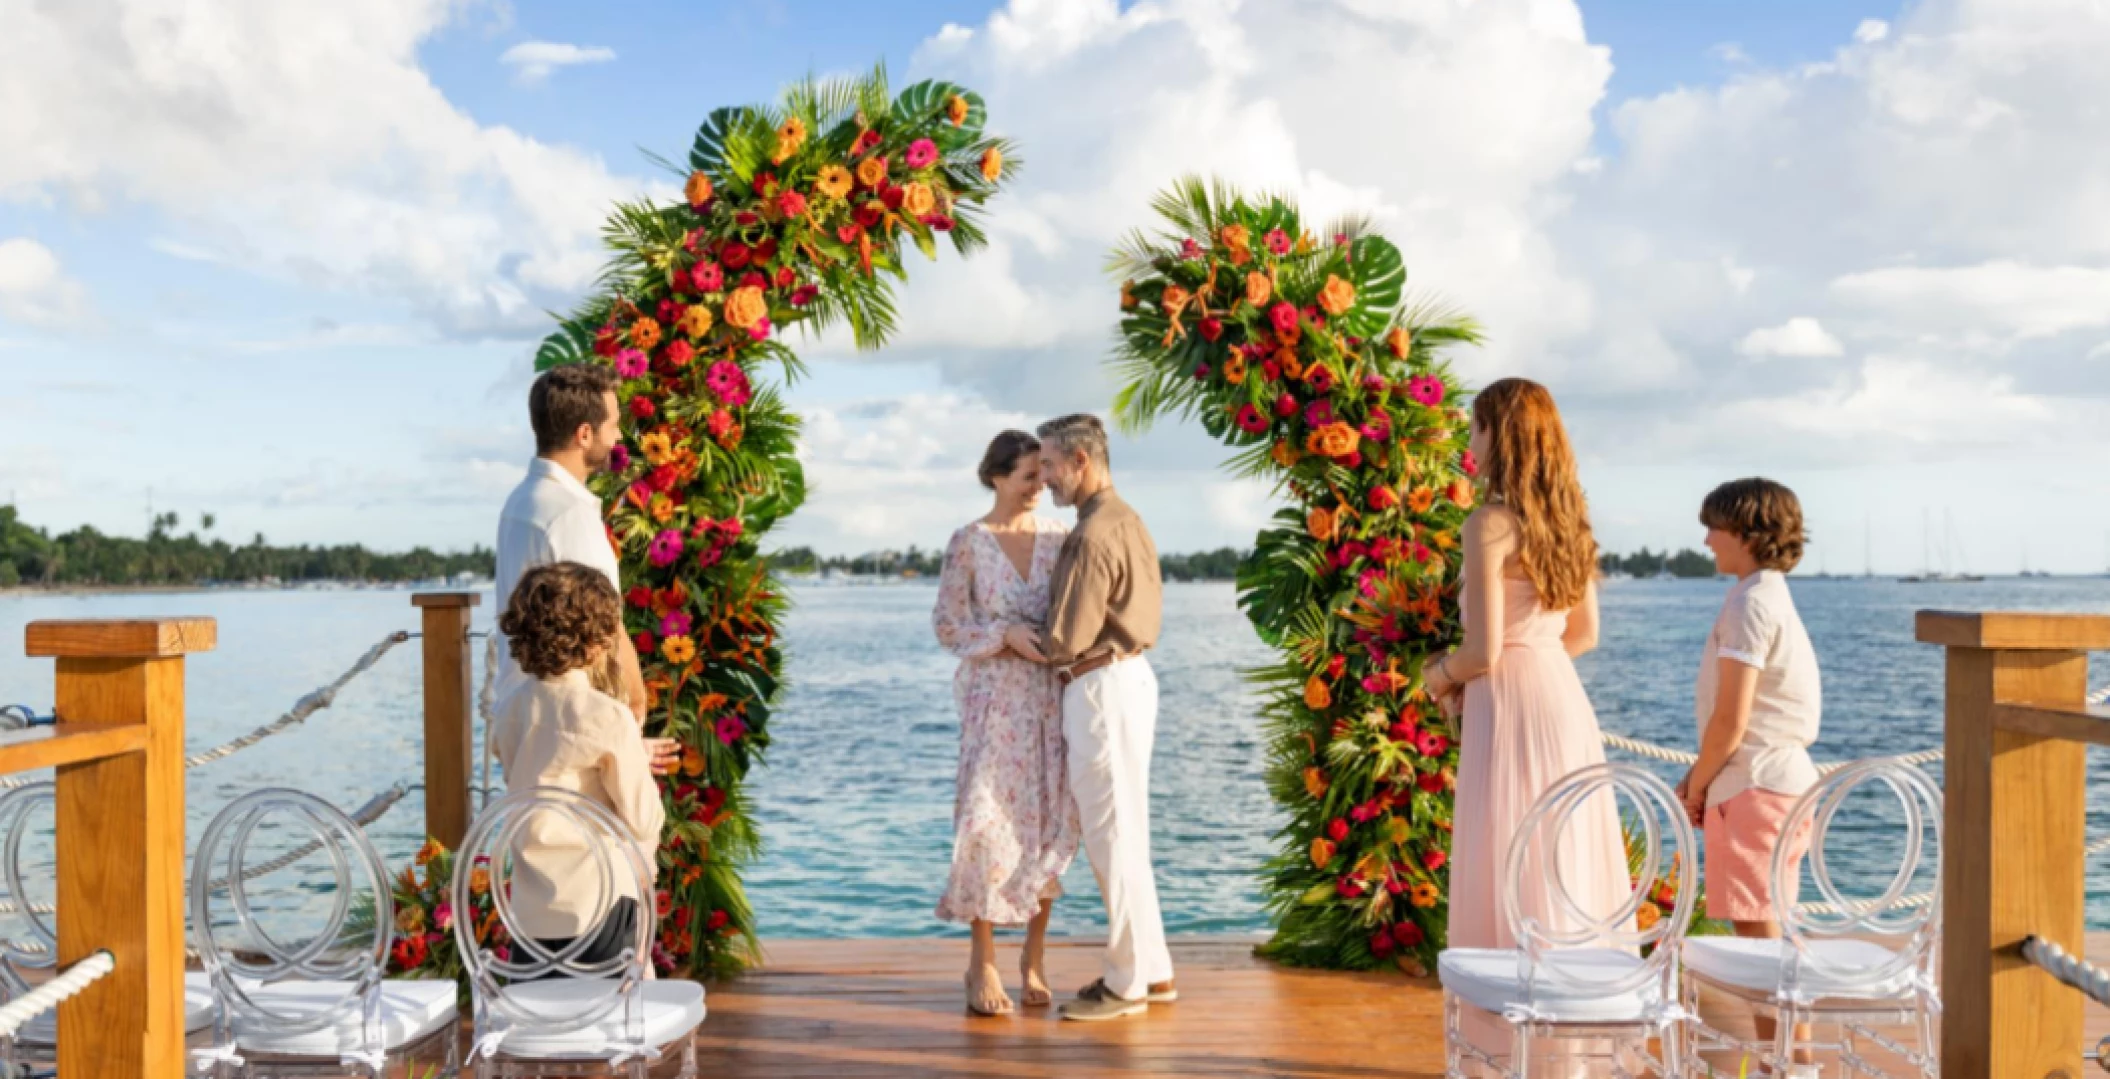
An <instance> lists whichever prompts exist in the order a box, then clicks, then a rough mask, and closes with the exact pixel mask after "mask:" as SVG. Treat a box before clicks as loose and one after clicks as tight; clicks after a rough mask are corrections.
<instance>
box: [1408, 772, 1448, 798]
mask: <svg viewBox="0 0 2110 1079" xmlns="http://www.w3.org/2000/svg"><path fill="white" fill-rule="evenodd" d="M1414 785H1415V786H1417V787H1420V788H1421V789H1422V790H1424V791H1427V792H1428V793H1430V794H1442V793H1443V775H1442V774H1441V773H1438V772H1430V773H1428V774H1426V775H1424V776H1422V777H1421V778H1420V779H1417V780H1415V781H1414Z"/></svg>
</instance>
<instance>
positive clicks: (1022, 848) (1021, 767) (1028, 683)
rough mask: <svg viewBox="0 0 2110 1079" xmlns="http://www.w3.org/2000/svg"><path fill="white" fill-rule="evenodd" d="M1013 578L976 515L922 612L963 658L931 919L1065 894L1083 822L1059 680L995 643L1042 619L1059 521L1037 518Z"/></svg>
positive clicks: (1006, 908)
mask: <svg viewBox="0 0 2110 1079" xmlns="http://www.w3.org/2000/svg"><path fill="white" fill-rule="evenodd" d="M1033 521H1034V528H1035V529H1036V531H1035V533H1034V537H1033V557H1032V559H1031V561H1030V563H1029V566H1028V572H1027V573H1026V574H1025V575H1024V576H1023V577H1021V576H1020V575H1019V572H1018V567H1017V566H1016V565H1015V564H1014V563H1013V562H1012V561H1011V559H1010V557H1009V556H1007V555H1005V554H1004V551H1003V548H1002V547H1001V546H999V545H998V543H997V538H996V536H995V534H994V533H992V532H990V531H989V529H988V528H987V527H986V526H985V525H983V524H982V523H981V522H979V521H977V522H975V523H974V524H970V525H968V526H967V527H965V528H962V529H960V530H959V531H958V532H955V533H953V536H952V543H951V544H950V546H948V547H947V548H946V551H945V570H944V573H943V575H942V576H941V577H940V578H939V580H938V604H937V609H936V610H935V611H933V612H932V615H931V621H932V624H933V626H934V627H935V628H936V630H937V633H938V643H939V644H940V645H942V646H944V648H945V650H946V651H948V652H951V653H952V654H953V655H956V656H959V657H960V669H959V672H958V673H957V674H955V675H954V676H953V682H952V687H953V700H954V702H955V703H956V704H957V705H958V706H959V711H960V770H959V777H958V780H957V783H956V787H955V794H954V801H953V847H952V875H951V878H950V879H949V880H948V881H947V883H946V886H945V895H944V897H943V898H941V899H939V900H938V917H939V918H941V919H944V920H946V921H950V922H967V921H974V920H981V921H988V922H994V923H996V924H997V925H1020V924H1023V923H1025V922H1027V921H1030V920H1031V919H1032V918H1033V916H1034V915H1035V914H1036V913H1037V912H1038V911H1039V908H1040V903H1041V901H1042V900H1044V899H1053V898H1055V897H1057V896H1059V895H1061V894H1062V884H1061V877H1062V871H1063V870H1064V869H1066V868H1068V867H1069V864H1070V860H1071V859H1072V858H1075V857H1076V856H1077V844H1078V837H1079V835H1080V832H1081V829H1080V826H1079V824H1078V820H1077V807H1076V803H1075V802H1074V801H1073V800H1072V799H1071V798H1070V785H1069V778H1068V776H1069V771H1068V762H1067V760H1066V759H1065V757H1064V747H1063V740H1062V687H1061V686H1060V685H1059V684H1058V683H1057V682H1056V680H1055V672H1054V671H1053V670H1051V669H1050V668H1048V667H1045V666H1042V665H1040V664H1037V663H1033V662H1031V661H1029V660H1025V659H1020V658H1018V657H1017V656H1014V655H1011V654H1009V653H1008V652H1006V651H1005V650H1004V629H1005V628H1006V627H1008V626H1011V625H1014V624H1019V623H1024V624H1028V625H1035V626H1037V625H1042V624H1044V623H1045V622H1046V620H1047V617H1048V591H1049V583H1050V578H1051V576H1052V575H1053V573H1054V569H1055V557H1056V555H1057V554H1058V553H1059V552H1060V551H1061V549H1062V540H1063V536H1064V534H1065V532H1066V531H1067V530H1066V529H1064V528H1063V526H1062V525H1061V524H1059V523H1057V522H1054V521H1047V520H1042V519H1040V518H1037V517H1036V518H1034V519H1033Z"/></svg>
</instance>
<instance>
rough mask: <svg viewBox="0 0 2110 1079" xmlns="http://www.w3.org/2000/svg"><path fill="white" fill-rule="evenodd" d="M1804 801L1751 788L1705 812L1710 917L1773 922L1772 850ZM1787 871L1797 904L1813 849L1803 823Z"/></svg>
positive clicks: (1787, 882)
mask: <svg viewBox="0 0 2110 1079" xmlns="http://www.w3.org/2000/svg"><path fill="white" fill-rule="evenodd" d="M1798 801H1801V799H1800V798H1799V797H1797V796H1795V795H1791V794H1777V793H1775V792H1773V791H1768V790H1760V789H1758V788H1756V787H1753V788H1751V789H1750V790H1747V791H1745V792H1743V793H1742V794H1739V795H1737V796H1736V797H1734V798H1731V799H1729V800H1728V801H1726V802H1723V803H1722V804H1720V805H1718V806H1715V807H1714V808H1712V809H1709V810H1708V811H1707V916H1708V917H1709V918H1714V919H1717V920H1720V921H1729V922H1770V921H1773V920H1774V918H1775V913H1774V910H1773V850H1774V848H1775V847H1776V846H1777V845H1778V844H1779V843H1780V841H1781V836H1780V830H1781V826H1782V825H1784V824H1786V823H1787V818H1788V812H1789V811H1790V810H1792V809H1794V808H1795V803H1796V802H1798ZM1789 843H1791V844H1792V846H1791V847H1790V853H1789V855H1788V857H1789V862H1788V865H1789V873H1788V875H1787V879H1786V880H1784V881H1783V882H1782V884H1783V886H1784V887H1785V888H1786V889H1787V894H1786V895H1785V896H1782V897H1781V899H1782V900H1783V901H1784V902H1787V903H1794V902H1795V901H1796V897H1797V896H1798V895H1799V894H1800V892H1801V885H1802V872H1801V867H1802V858H1803V855H1805V854H1808V853H1809V847H1810V829H1809V825H1808V824H1807V823H1805V824H1804V825H1803V827H1802V828H1801V829H1799V830H1798V831H1797V832H1796V834H1795V835H1794V836H1793V837H1792V838H1790V839H1789Z"/></svg>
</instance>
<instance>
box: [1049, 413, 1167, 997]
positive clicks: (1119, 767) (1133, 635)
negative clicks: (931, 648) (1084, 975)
mask: <svg viewBox="0 0 2110 1079" xmlns="http://www.w3.org/2000/svg"><path fill="white" fill-rule="evenodd" d="M1040 440H1041V448H1040V462H1041V464H1040V468H1041V475H1042V476H1043V477H1044V478H1045V480H1046V483H1047V486H1048V491H1049V493H1050V494H1052V495H1053V496H1054V498H1055V504H1056V505H1058V506H1075V507H1076V508H1077V527H1076V529H1075V530H1074V531H1072V532H1071V533H1070V534H1069V537H1068V538H1067V539H1065V540H1064V541H1063V545H1062V554H1061V556H1060V557H1059V558H1058V559H1057V560H1056V562H1055V577H1054V582H1053V586H1052V596H1051V601H1050V604H1049V609H1048V628H1047V629H1046V631H1044V632H1042V633H1040V634H1038V635H1037V638H1036V635H1035V631H1033V630H1031V629H1026V628H1023V627H1014V628H1013V631H1012V632H1013V633H1015V634H1017V635H1018V636H1019V638H1020V639H1019V640H1017V641H1016V642H1013V646H1014V648H1015V649H1016V650H1018V651H1019V652H1020V653H1021V654H1023V655H1032V654H1034V653H1035V652H1040V653H1043V654H1045V655H1046V657H1047V660H1048V662H1049V663H1050V664H1052V665H1053V666H1054V667H1055V670H1056V674H1057V677H1058V678H1059V679H1060V680H1061V681H1062V684H1063V687H1064V688H1063V691H1062V733H1063V737H1064V738H1065V739H1066V740H1067V741H1068V743H1069V773H1070V791H1071V793H1072V794H1073V795H1074V796H1075V798H1076V800H1077V809H1078V814H1079V816H1080V818H1081V819H1082V821H1083V824H1084V847H1085V853H1086V855H1087V856H1089V857H1090V859H1091V863H1092V871H1093V872H1094V873H1095V874H1096V875H1097V876H1098V878H1099V891H1100V893H1101V894H1102V895H1103V896H1104V897H1105V899H1106V929H1107V940H1106V957H1105V960H1104V961H1103V964H1102V966H1101V970H1102V974H1101V975H1100V978H1099V980H1098V981H1095V982H1093V983H1092V984H1090V985H1088V986H1086V987H1084V990H1083V991H1082V992H1080V993H1078V994H1077V999H1076V1000H1073V1001H1071V1002H1070V1003H1068V1004H1065V1005H1063V1006H1062V1017H1063V1018H1065V1019H1075V1020H1082V1021H1093V1020H1101V1019H1118V1018H1120V1017H1122V1016H1125V1015H1135V1014H1137V1013H1139V1012H1142V1011H1145V1010H1146V1009H1147V1008H1148V1007H1149V1005H1150V1004H1152V1003H1168V1002H1170V1001H1172V1000H1175V999H1177V998H1178V995H1179V994H1178V993H1177V991H1175V990H1174V988H1173V984H1172V954H1171V953H1170V952H1169V951H1167V950H1166V947H1165V924H1164V920H1163V918H1161V917H1160V916H1159V914H1158V886H1157V880H1156V878H1155V877H1154V876H1153V874H1152V870H1151V866H1150V749H1151V740H1152V738H1153V737H1154V735H1155V733H1156V730H1157V719H1158V682H1157V676H1156V675H1154V674H1152V673H1151V670H1150V663H1149V662H1148V661H1147V660H1145V659H1144V658H1143V653H1144V652H1145V651H1147V650H1149V648H1150V647H1151V646H1152V645H1154V644H1156V643H1157V639H1158V623H1159V618H1160V615H1161V613H1162V611H1161V608H1162V606H1163V586H1162V585H1161V583H1160V582H1159V580H1158V551H1157V546H1156V544H1154V543H1152V542H1151V540H1150V532H1149V530H1148V529H1146V528H1145V527H1144V526H1143V519H1142V518H1140V517H1138V516H1136V512H1135V511H1134V510H1132V509H1129V508H1128V504H1127V503H1126V502H1123V501H1121V498H1120V496H1119V495H1116V494H1115V493H1114V480H1113V474H1112V470H1111V468H1110V466H1109V463H1108V460H1107V453H1106V428H1105V427H1104V426H1103V425H1101V424H1100V422H1099V420H1098V418H1097V417H1094V416H1090V415H1076V416H1064V417H1062V418H1061V419H1056V420H1050V421H1048V422H1047V423H1044V424H1041V426H1040ZM1009 636H1010V634H1007V638H1008V637H1009ZM1020 645H1024V646H1027V647H1023V648H1021V647H1018V646H1020Z"/></svg>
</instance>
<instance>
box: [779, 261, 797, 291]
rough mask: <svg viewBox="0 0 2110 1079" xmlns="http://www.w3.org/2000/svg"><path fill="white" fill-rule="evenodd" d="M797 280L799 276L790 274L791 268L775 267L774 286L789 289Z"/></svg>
mask: <svg viewBox="0 0 2110 1079" xmlns="http://www.w3.org/2000/svg"><path fill="white" fill-rule="evenodd" d="M798 279H799V275H797V274H795V273H792V272H791V267H789V266H779V267H777V277H776V286H777V287H778V288H790V287H791V286H792V285H793V284H794V283H796V282H797V281H798Z"/></svg>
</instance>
